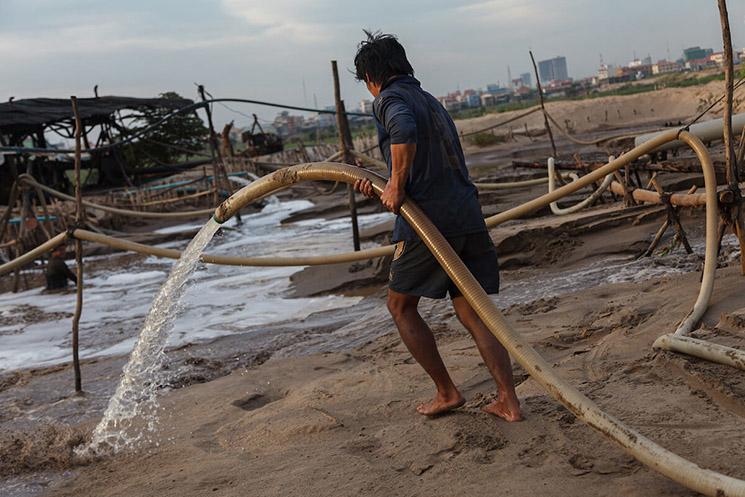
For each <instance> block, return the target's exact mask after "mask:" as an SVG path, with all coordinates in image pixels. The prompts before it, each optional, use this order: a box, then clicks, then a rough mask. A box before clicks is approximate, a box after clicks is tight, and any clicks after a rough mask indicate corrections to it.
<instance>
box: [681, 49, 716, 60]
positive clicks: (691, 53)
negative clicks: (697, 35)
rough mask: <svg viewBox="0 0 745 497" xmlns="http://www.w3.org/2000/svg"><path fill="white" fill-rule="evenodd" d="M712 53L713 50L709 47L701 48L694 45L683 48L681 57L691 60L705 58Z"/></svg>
mask: <svg viewBox="0 0 745 497" xmlns="http://www.w3.org/2000/svg"><path fill="white" fill-rule="evenodd" d="M712 53H714V50H712V49H711V48H701V47H699V46H695V47H690V48H686V49H685V50H683V58H684V59H685V61H686V62H691V61H693V60H701V59H705V58H706V57H708V56H709V55H711V54H712Z"/></svg>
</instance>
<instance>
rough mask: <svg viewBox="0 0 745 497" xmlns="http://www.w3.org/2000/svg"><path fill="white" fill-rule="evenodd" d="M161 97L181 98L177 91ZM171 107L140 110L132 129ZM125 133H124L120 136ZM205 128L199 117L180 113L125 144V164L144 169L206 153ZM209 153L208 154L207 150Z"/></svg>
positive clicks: (152, 122)
mask: <svg viewBox="0 0 745 497" xmlns="http://www.w3.org/2000/svg"><path fill="white" fill-rule="evenodd" d="M160 98H164V99H181V98H182V97H181V96H180V95H179V94H178V93H176V92H166V93H161V94H160ZM171 112H172V109H168V108H166V107H154V108H149V109H144V110H142V118H141V119H140V120H139V121H138V124H139V127H138V128H134V129H131V132H133V133H134V132H137V131H138V130H140V129H142V128H145V127H147V126H150V125H151V124H154V123H155V122H157V121H160V120H161V119H162V118H163V117H165V116H166V115H167V114H170V113H171ZM126 136H127V135H126V134H125V135H124V136H123V138H125V137H126ZM207 137H208V131H207V127H206V126H205V125H204V123H203V122H202V120H201V119H200V118H199V117H197V116H196V115H195V114H194V113H185V114H179V115H177V116H175V117H173V118H171V119H169V120H167V121H166V122H164V123H163V124H161V125H160V126H158V127H156V128H155V129H154V130H153V131H151V132H149V133H148V134H147V135H146V136H145V137H144V138H142V139H138V140H137V141H135V142H134V143H133V144H132V145H131V146H128V147H124V149H123V152H124V157H125V160H126V162H127V163H128V164H131V165H132V166H133V167H136V168H147V167H151V166H155V165H161V164H173V163H176V162H180V161H183V160H185V159H187V158H188V157H191V156H193V155H197V154H205V150H206V145H207ZM206 155H209V153H206Z"/></svg>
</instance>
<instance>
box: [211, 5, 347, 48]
mask: <svg viewBox="0 0 745 497" xmlns="http://www.w3.org/2000/svg"><path fill="white" fill-rule="evenodd" d="M222 7H223V9H224V11H225V13H226V14H228V15H231V16H235V17H238V18H240V19H242V20H243V21H245V22H247V23H248V24H249V25H250V26H251V27H252V28H254V29H257V30H259V31H260V32H262V33H263V35H265V36H266V37H272V38H275V37H276V38H282V39H284V40H285V41H294V42H306V43H317V42H323V41H328V40H329V39H331V37H332V30H331V29H329V25H330V24H333V21H326V22H324V21H321V20H312V19H313V17H312V13H311V12H308V10H311V11H315V12H318V11H319V10H320V11H329V10H333V4H332V3H331V2H329V1H323V0H318V1H317V2H314V3H313V4H311V5H307V4H306V5H305V6H303V5H298V2H294V1H292V0H273V1H271V2H268V1H266V0H222ZM329 19H333V17H329Z"/></svg>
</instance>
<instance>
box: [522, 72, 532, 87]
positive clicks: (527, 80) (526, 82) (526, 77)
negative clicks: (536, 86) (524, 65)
mask: <svg viewBox="0 0 745 497" xmlns="http://www.w3.org/2000/svg"><path fill="white" fill-rule="evenodd" d="M520 81H522V82H523V86H527V87H528V88H530V87H531V86H533V78H531V76H530V73H529V72H524V73H522V74H521V75H520Z"/></svg>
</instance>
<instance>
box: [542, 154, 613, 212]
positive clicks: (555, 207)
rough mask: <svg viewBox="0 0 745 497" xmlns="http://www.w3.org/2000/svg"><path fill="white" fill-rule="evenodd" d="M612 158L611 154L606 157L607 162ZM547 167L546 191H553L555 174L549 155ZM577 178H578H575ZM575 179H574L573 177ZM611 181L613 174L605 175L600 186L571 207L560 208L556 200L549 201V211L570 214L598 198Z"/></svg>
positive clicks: (552, 159) (552, 161) (552, 160)
mask: <svg viewBox="0 0 745 497" xmlns="http://www.w3.org/2000/svg"><path fill="white" fill-rule="evenodd" d="M613 159H615V157H613V156H612V155H611V156H610V157H608V162H612V161H613ZM547 167H548V191H549V192H551V191H553V190H554V189H555V188H556V177H555V176H554V174H555V173H554V171H555V168H554V158H553V157H549V158H548V164H547ZM577 179H579V178H577ZM575 181H576V179H575ZM612 181H613V175H612V174H609V175H607V176H606V177H605V179H603V182H602V183H601V184H600V186H599V187H598V188H597V190H595V191H594V192H592V193H591V194H590V195H589V196H588V197H587V198H586V199H584V200H582V201H580V202H577V203H576V204H574V205H572V206H571V207H564V208H562V207H559V204H557V203H556V202H551V204H549V205H550V207H551V212H553V213H554V214H556V215H557V216H563V215H565V214H571V213H573V212H577V211H579V210H581V209H584V208H585V207H587V206H588V205H590V204H592V203H593V202H595V201H596V200H597V199H598V198H600V196H601V195H602V194H603V192H604V191H605V190H607V189H608V187H609V186H610V184H611V182H612Z"/></svg>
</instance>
